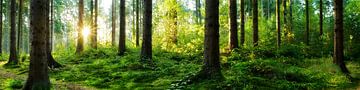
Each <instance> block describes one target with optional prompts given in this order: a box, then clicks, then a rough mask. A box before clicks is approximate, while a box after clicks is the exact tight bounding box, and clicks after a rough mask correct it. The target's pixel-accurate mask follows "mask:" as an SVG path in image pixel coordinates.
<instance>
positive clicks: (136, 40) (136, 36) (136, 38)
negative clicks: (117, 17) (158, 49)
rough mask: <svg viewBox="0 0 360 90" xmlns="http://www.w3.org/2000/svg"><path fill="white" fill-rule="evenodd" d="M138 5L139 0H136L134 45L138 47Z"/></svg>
mask: <svg viewBox="0 0 360 90" xmlns="http://www.w3.org/2000/svg"><path fill="white" fill-rule="evenodd" d="M139 7H140V0H136V7H135V12H136V21H135V22H136V23H135V24H136V26H135V43H136V47H138V46H139V45H140V44H139V38H140V23H139V22H140V21H139V18H140V14H139Z"/></svg>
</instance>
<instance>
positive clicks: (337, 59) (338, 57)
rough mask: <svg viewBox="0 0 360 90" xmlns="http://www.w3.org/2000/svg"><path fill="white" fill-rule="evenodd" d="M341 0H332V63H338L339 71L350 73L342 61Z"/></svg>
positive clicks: (342, 8)
mask: <svg viewBox="0 0 360 90" xmlns="http://www.w3.org/2000/svg"><path fill="white" fill-rule="evenodd" d="M343 12H344V7H343V0H334V17H335V26H334V35H335V36H334V57H333V58H334V63H335V64H337V65H339V67H340V69H341V71H342V72H343V73H345V74H347V75H348V74H350V72H349V70H348V69H347V68H346V65H345V62H344V29H343V24H344V23H343V16H344V15H343Z"/></svg>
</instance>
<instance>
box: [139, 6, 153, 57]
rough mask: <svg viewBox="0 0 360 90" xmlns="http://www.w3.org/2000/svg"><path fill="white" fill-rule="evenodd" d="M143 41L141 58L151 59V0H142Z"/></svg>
mask: <svg viewBox="0 0 360 90" xmlns="http://www.w3.org/2000/svg"><path fill="white" fill-rule="evenodd" d="M143 4H144V16H143V24H144V26H143V27H144V28H143V41H142V48H141V60H142V61H152V32H151V28H152V0H143Z"/></svg>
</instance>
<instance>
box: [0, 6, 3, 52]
mask: <svg viewBox="0 0 360 90" xmlns="http://www.w3.org/2000/svg"><path fill="white" fill-rule="evenodd" d="M2 27H3V0H0V55H2V46H3V45H2V37H3V35H2V31H3V28H2Z"/></svg>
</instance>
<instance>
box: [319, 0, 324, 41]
mask: <svg viewBox="0 0 360 90" xmlns="http://www.w3.org/2000/svg"><path fill="white" fill-rule="evenodd" d="M319 3H320V6H319V8H320V15H319V17H320V22H319V23H320V26H319V27H320V36H322V35H323V17H324V16H323V1H322V0H320V1H319Z"/></svg>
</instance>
